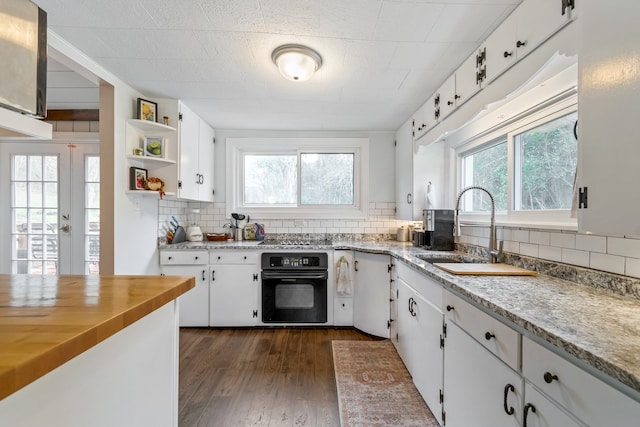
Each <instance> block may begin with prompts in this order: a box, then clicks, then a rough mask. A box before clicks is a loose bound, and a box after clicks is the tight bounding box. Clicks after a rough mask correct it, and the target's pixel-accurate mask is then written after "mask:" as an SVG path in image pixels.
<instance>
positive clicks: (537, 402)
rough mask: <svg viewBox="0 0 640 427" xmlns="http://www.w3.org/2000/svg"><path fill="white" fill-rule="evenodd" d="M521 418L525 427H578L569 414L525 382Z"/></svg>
mask: <svg viewBox="0 0 640 427" xmlns="http://www.w3.org/2000/svg"><path fill="white" fill-rule="evenodd" d="M524 401H525V404H524V407H523V417H526V421H524V420H523V423H525V422H526V424H524V425H526V426H527V427H557V426H562V427H579V426H580V424H578V423H577V422H576V421H575V420H574V419H573V418H572V417H571V416H570V415H569V414H567V413H566V412H564V411H563V410H562V409H560V408H558V407H557V406H556V405H555V404H554V403H553V402H552V401H551V400H549V399H547V398H546V397H545V396H544V395H543V394H542V393H540V392H538V390H536V388H535V387H534V386H532V385H531V384H530V383H528V382H525V385H524Z"/></svg>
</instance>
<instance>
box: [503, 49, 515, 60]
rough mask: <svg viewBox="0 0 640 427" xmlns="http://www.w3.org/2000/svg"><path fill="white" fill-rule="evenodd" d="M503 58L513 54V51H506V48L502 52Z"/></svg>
mask: <svg viewBox="0 0 640 427" xmlns="http://www.w3.org/2000/svg"><path fill="white" fill-rule="evenodd" d="M502 55H503V56H504V57H505V58H508V57H510V56H511V55H513V52H507V51H506V50H505V51H504V53H503V54H502Z"/></svg>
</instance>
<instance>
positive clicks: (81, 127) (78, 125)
mask: <svg viewBox="0 0 640 427" xmlns="http://www.w3.org/2000/svg"><path fill="white" fill-rule="evenodd" d="M73 131H74V132H90V131H91V123H89V122H81V121H75V122H73Z"/></svg>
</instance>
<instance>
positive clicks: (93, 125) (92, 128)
mask: <svg viewBox="0 0 640 427" xmlns="http://www.w3.org/2000/svg"><path fill="white" fill-rule="evenodd" d="M89 123H90V125H89V132H100V122H94V121H91V122H89Z"/></svg>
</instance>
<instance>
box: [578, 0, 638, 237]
mask: <svg viewBox="0 0 640 427" xmlns="http://www.w3.org/2000/svg"><path fill="white" fill-rule="evenodd" d="M634 4H635V3H634ZM639 18H640V9H639V8H637V7H630V2H629V1H623V0H613V1H608V2H588V1H584V2H582V3H580V20H579V21H578V22H579V23H580V40H581V43H580V50H579V58H580V59H579V61H578V70H579V77H578V78H579V82H578V87H579V91H580V92H579V96H578V123H579V125H578V140H579V143H578V165H579V175H578V187H579V189H580V192H581V193H582V203H580V204H579V209H578V226H579V229H580V231H583V232H598V233H606V234H614V235H616V234H617V235H627V236H640V221H638V218H640V202H638V198H637V197H635V196H636V195H637V194H638V190H637V186H638V173H637V170H638V159H639V158H640V144H638V142H637V129H636V122H637V121H638V117H640V102H638V99H640V67H638V48H637V44H638V40H640V27H639V26H638V25H637V22H638V19H639Z"/></svg>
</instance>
